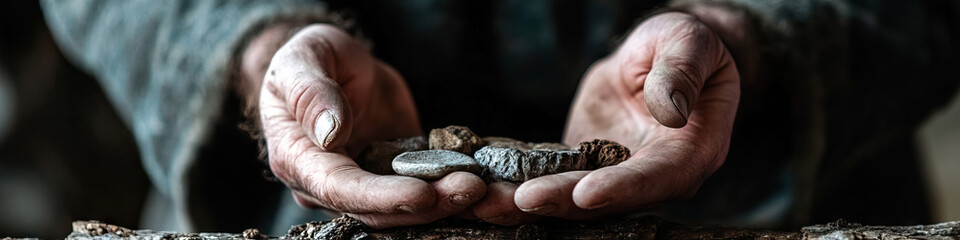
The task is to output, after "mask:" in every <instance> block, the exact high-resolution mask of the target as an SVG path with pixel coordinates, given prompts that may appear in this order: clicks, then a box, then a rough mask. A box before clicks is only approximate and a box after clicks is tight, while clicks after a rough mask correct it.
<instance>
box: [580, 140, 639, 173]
mask: <svg viewBox="0 0 960 240" xmlns="http://www.w3.org/2000/svg"><path fill="white" fill-rule="evenodd" d="M577 149H578V150H580V152H581V153H583V155H584V156H585V157H586V161H587V167H588V168H589V169H598V168H602V167H606V166H611V165H617V164H619V163H621V162H623V161H626V160H627V158H629V157H630V149H629V148H627V147H624V146H623V145H620V144H619V143H617V142H614V141H610V140H605V139H594V140H593V141H589V142H581V143H580V146H579V147H578V148H577Z"/></svg>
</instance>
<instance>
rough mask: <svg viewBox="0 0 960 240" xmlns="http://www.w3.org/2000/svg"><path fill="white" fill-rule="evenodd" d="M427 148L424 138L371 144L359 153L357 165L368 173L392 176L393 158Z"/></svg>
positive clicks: (418, 137)
mask: <svg viewBox="0 0 960 240" xmlns="http://www.w3.org/2000/svg"><path fill="white" fill-rule="evenodd" d="M428 147H429V144H428V143H427V138H426V137H424V136H417V137H410V138H401V139H397V140H393V141H383V142H373V143H371V144H370V145H368V146H367V147H366V148H364V149H363V151H362V152H360V156H359V157H357V160H356V161H357V165H360V168H363V170H367V171H368V172H372V173H376V174H381V175H390V174H394V172H393V167H392V166H391V165H392V162H393V158H395V157H397V155H400V154H401V153H405V152H413V151H420V150H426V149H427V148H428Z"/></svg>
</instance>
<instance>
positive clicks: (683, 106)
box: [670, 91, 690, 120]
mask: <svg viewBox="0 0 960 240" xmlns="http://www.w3.org/2000/svg"><path fill="white" fill-rule="evenodd" d="M670 98H671V99H673V106H675V107H677V111H680V116H683V120H687V117H688V115H689V114H690V112H689V111H688V110H689V109H690V108H689V106H688V105H687V98H685V97H683V94H681V93H680V91H675V92H673V94H672V95H670Z"/></svg>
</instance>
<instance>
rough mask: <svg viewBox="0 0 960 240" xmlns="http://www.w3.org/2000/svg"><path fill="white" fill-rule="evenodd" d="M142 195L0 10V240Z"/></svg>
mask: <svg viewBox="0 0 960 240" xmlns="http://www.w3.org/2000/svg"><path fill="white" fill-rule="evenodd" d="M958 123H960V98H957V99H954V100H953V101H952V103H951V104H950V105H949V106H948V107H947V108H946V109H945V110H944V111H942V112H940V113H938V114H937V115H936V116H934V117H933V118H931V120H930V121H929V122H928V123H927V124H926V125H925V127H924V128H922V129H921V130H920V131H919V132H918V133H917V134H918V136H919V139H920V144H921V149H922V150H923V155H924V156H925V158H926V159H925V162H924V164H923V166H924V169H923V170H924V172H925V173H926V176H927V178H926V180H927V183H928V184H929V186H928V189H929V190H930V191H929V192H930V195H931V196H929V199H931V201H932V203H931V206H932V213H931V214H932V216H933V217H934V220H935V221H949V220H960V175H957V174H956V173H957V172H960V161H957V159H958V158H960V148H958V147H957V143H960V124H958ZM94 186H96V187H94ZM148 189H149V182H148V179H147V178H146V175H145V173H144V171H143V168H142V166H141V165H140V159H139V156H138V152H137V146H136V145H135V142H134V139H133V136H132V135H131V133H130V131H129V127H128V126H126V125H125V124H124V123H123V122H122V121H121V120H120V119H119V117H118V116H117V113H116V112H115V111H114V110H113V108H112V107H111V105H110V103H109V101H108V100H107V99H106V98H105V96H104V94H103V92H102V91H101V89H100V87H99V85H98V84H97V83H96V82H95V81H94V79H92V78H91V77H90V76H88V75H86V74H85V73H83V72H82V71H80V70H78V69H76V68H75V67H74V66H73V65H71V64H70V63H69V62H67V61H66V59H65V58H64V57H63V56H62V55H61V54H60V52H59V50H58V49H57V47H56V45H55V44H54V42H53V40H52V38H51V35H50V33H49V31H48V30H47V27H46V24H45V23H44V21H43V17H42V15H41V12H40V8H39V4H38V3H37V2H36V1H0V237H3V236H10V237H40V238H51V239H52V238H62V237H64V236H66V235H67V234H68V233H69V232H70V222H71V221H74V220H86V219H97V220H101V221H105V222H110V223H114V224H118V225H122V226H128V227H137V226H138V224H139V222H140V215H141V214H140V213H141V211H142V208H143V203H144V200H145V198H146V195H147V191H148Z"/></svg>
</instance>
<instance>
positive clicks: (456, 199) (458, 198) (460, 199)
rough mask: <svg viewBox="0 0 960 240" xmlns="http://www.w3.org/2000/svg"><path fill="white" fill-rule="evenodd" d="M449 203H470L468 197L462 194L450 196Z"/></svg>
mask: <svg viewBox="0 0 960 240" xmlns="http://www.w3.org/2000/svg"><path fill="white" fill-rule="evenodd" d="M450 203H451V204H453V205H467V204H470V198H469V197H467V196H466V195H463V194H454V195H453V196H450Z"/></svg>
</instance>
